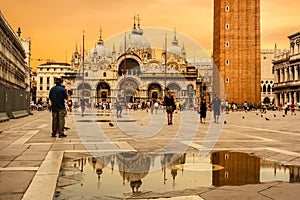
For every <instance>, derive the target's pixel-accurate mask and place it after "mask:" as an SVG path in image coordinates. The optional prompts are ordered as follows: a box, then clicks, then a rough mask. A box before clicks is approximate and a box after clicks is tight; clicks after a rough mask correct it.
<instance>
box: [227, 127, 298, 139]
mask: <svg viewBox="0 0 300 200" xmlns="http://www.w3.org/2000/svg"><path fill="white" fill-rule="evenodd" d="M231 126H235V127H239V128H245V129H254V130H259V131H269V132H273V133H282V134H286V135H295V136H300V134H298V133H292V132H287V131H277V130H271V129H265V128H256V127H252V126H240V125H231Z"/></svg>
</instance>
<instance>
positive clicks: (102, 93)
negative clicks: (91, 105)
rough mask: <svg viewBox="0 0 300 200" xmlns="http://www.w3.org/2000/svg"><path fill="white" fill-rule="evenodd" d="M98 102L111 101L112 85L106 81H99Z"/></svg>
mask: <svg viewBox="0 0 300 200" xmlns="http://www.w3.org/2000/svg"><path fill="white" fill-rule="evenodd" d="M96 91H97V102H96V103H100V102H108V101H110V96H111V93H110V87H109V85H108V84H107V83H106V82H99V83H98V85H97V90H96Z"/></svg>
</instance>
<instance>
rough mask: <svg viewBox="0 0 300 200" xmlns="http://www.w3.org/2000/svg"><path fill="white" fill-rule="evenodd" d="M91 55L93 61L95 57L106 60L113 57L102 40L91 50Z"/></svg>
mask: <svg viewBox="0 0 300 200" xmlns="http://www.w3.org/2000/svg"><path fill="white" fill-rule="evenodd" d="M89 55H90V58H91V59H92V58H94V57H96V58H104V57H105V58H111V57H112V55H111V52H110V50H109V49H108V48H107V47H105V46H104V42H103V40H101V39H100V40H99V41H98V43H97V45H96V46H95V47H94V48H92V49H91V50H90V54H89Z"/></svg>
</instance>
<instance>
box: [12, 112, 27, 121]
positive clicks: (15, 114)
mask: <svg viewBox="0 0 300 200" xmlns="http://www.w3.org/2000/svg"><path fill="white" fill-rule="evenodd" d="M11 113H12V116H13V118H15V119H16V118H20V117H25V116H28V115H29V113H28V112H27V110H17V111H13V112H11Z"/></svg>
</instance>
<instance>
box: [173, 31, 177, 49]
mask: <svg viewBox="0 0 300 200" xmlns="http://www.w3.org/2000/svg"><path fill="white" fill-rule="evenodd" d="M172 45H175V46H178V40H177V38H176V28H174V39H173V41H172Z"/></svg>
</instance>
